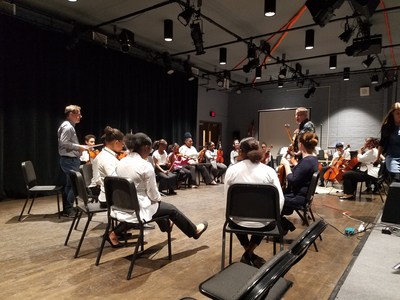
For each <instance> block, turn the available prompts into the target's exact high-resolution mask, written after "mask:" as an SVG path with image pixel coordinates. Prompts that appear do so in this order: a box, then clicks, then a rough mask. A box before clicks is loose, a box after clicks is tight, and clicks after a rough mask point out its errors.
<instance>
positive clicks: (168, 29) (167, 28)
mask: <svg viewBox="0 0 400 300" xmlns="http://www.w3.org/2000/svg"><path fill="white" fill-rule="evenodd" d="M173 26H174V23H173V22H172V20H170V19H166V20H164V41H166V42H172V40H173V38H174V31H173Z"/></svg>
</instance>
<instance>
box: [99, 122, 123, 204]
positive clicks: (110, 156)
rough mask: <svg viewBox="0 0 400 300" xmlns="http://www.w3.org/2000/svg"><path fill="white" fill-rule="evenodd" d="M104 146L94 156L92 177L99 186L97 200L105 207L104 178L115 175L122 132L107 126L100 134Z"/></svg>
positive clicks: (121, 142)
mask: <svg viewBox="0 0 400 300" xmlns="http://www.w3.org/2000/svg"><path fill="white" fill-rule="evenodd" d="M102 140H103V143H104V148H103V150H101V152H100V153H99V154H98V155H97V156H96V159H95V160H96V163H95V164H94V165H93V177H95V178H96V179H97V185H99V186H100V194H99V202H100V207H101V208H106V207H107V202H106V195H105V193H104V178H105V177H106V176H115V168H116V167H117V163H118V161H119V160H118V153H120V152H121V151H122V149H123V147H124V134H123V133H122V132H121V131H119V130H118V129H116V128H111V127H110V126H107V127H106V128H105V129H104V135H103V136H102Z"/></svg>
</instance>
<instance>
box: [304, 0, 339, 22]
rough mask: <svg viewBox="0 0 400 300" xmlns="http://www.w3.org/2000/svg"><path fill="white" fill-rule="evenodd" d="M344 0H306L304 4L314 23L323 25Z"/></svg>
mask: <svg viewBox="0 0 400 300" xmlns="http://www.w3.org/2000/svg"><path fill="white" fill-rule="evenodd" d="M343 2H344V0H307V1H306V4H305V5H306V6H307V8H308V10H309V11H310V13H311V16H312V17H313V20H314V22H315V23H316V24H318V25H319V26H321V27H324V26H325V25H326V24H328V23H329V20H330V19H332V17H333V16H334V11H335V9H338V8H339V7H340V6H341V5H342V4H343Z"/></svg>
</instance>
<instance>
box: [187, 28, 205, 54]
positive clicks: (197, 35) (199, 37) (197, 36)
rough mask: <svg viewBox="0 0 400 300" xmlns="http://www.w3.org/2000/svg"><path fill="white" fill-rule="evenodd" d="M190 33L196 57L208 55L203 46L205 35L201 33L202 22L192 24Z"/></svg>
mask: <svg viewBox="0 0 400 300" xmlns="http://www.w3.org/2000/svg"><path fill="white" fill-rule="evenodd" d="M190 31H191V32H190V35H191V37H192V40H193V43H194V47H195V48H196V55H201V54H204V53H206V51H204V46H203V33H202V32H201V28H200V22H196V23H192V24H190Z"/></svg>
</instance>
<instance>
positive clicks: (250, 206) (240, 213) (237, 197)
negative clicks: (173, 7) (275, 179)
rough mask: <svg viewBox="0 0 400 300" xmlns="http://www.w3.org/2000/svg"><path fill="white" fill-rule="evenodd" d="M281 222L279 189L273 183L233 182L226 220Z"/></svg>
mask: <svg viewBox="0 0 400 300" xmlns="http://www.w3.org/2000/svg"><path fill="white" fill-rule="evenodd" d="M233 218H235V219H241V220H246V221H258V222H263V223H264V222H265V223H269V222H271V221H277V223H279V224H280V220H281V217H280V207H279V193H278V189H277V188H276V187H275V186H274V185H272V184H242V183H238V184H233V185H231V186H230V187H229V189H228V195H227V203H226V220H232V219H233Z"/></svg>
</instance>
